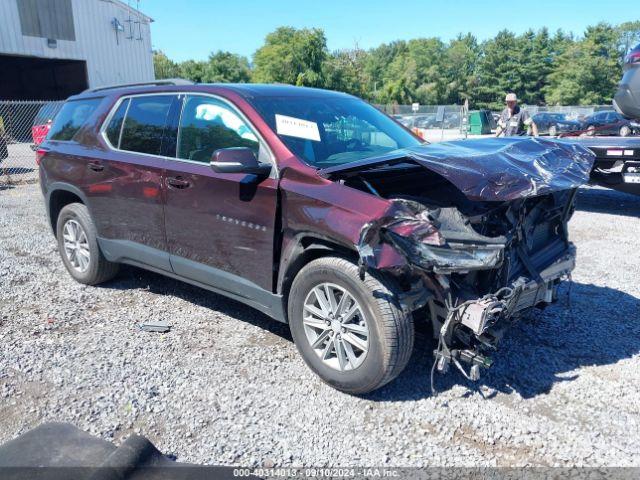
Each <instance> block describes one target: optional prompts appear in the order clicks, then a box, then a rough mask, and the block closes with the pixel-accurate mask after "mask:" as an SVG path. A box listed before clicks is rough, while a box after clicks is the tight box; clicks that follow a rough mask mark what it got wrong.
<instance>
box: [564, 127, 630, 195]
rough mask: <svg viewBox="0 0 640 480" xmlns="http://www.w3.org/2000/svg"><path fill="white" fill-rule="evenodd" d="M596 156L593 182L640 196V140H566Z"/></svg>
mask: <svg viewBox="0 0 640 480" xmlns="http://www.w3.org/2000/svg"><path fill="white" fill-rule="evenodd" d="M562 141H564V142H570V143H575V144H578V145H582V146H584V147H587V148H588V149H589V150H591V151H592V152H593V153H594V154H595V155H596V160H595V163H594V164H593V169H592V170H591V178H590V183H592V184H594V185H600V186H603V187H606V188H612V189H614V190H618V191H621V192H626V193H631V194H634V195H640V137H635V138H633V137H632V138H627V137H600V138H593V137H587V138H585V137H573V138H572V137H565V138H562Z"/></svg>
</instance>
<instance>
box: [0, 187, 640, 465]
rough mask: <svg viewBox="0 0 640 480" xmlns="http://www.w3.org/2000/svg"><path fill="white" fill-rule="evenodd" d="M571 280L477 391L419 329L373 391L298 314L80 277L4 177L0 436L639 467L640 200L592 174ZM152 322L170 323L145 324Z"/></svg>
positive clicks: (140, 279) (151, 281) (415, 459)
mask: <svg viewBox="0 0 640 480" xmlns="http://www.w3.org/2000/svg"><path fill="white" fill-rule="evenodd" d="M571 231H572V235H573V239H574V241H575V243H576V244H577V245H578V250H579V259H578V267H577V269H576V271H575V274H574V284H573V287H572V293H571V299H572V301H571V303H572V307H573V308H572V310H573V315H571V314H570V311H569V309H568V301H567V298H568V297H567V295H566V294H567V293H568V292H567V287H566V284H565V286H564V287H563V290H562V292H561V293H562V296H561V300H560V301H559V303H558V304H556V305H554V306H552V307H550V308H548V309H547V310H545V311H544V312H542V313H540V314H537V315H536V316H535V317H532V318H531V319H527V320H525V321H523V322H521V323H520V324H519V325H518V326H516V327H515V328H514V329H513V330H512V331H511V332H510V333H509V334H508V336H507V338H506V339H505V340H504V343H503V344H502V349H501V350H500V352H499V353H498V354H497V355H496V356H495V366H494V368H493V369H492V370H491V371H490V372H488V373H487V374H486V375H485V376H484V377H483V378H482V379H481V381H480V382H479V389H478V388H473V386H472V385H471V384H468V383H466V382H465V381H464V379H463V378H462V377H461V376H460V375H458V374H451V375H449V376H448V377H438V379H437V385H438V389H439V391H440V393H439V394H438V395H437V396H436V397H432V396H431V394H430V390H429V381H428V372H429V369H430V367H431V359H430V355H429V354H428V350H429V342H428V340H426V339H425V338H422V337H420V338H418V340H417V345H416V351H415V353H414V356H413V359H412V361H411V363H410V366H409V367H408V368H407V370H406V371H405V372H404V373H403V374H402V375H401V376H400V377H399V378H398V379H397V380H396V381H395V382H393V383H392V384H390V385H388V386H386V387H385V388H383V389H381V390H379V391H378V392H375V393H374V394H372V395H370V396H368V397H366V398H357V397H352V396H349V395H345V394H342V393H339V392H337V391H335V390H332V389H331V388H329V387H327V386H326V385H324V384H323V383H322V382H320V381H319V380H318V379H317V378H316V377H315V376H314V375H313V374H312V373H311V372H310V371H309V370H308V369H307V368H306V366H305V365H304V363H303V361H302V359H301V358H300V357H299V356H298V355H297V353H296V349H295V347H294V345H293V344H292V342H291V337H290V335H289V332H288V329H287V328H286V326H284V325H281V324H278V323H275V322H273V321H271V320H269V319H268V318H267V317H266V316H264V315H262V314H260V313H258V312H256V311H254V310H252V309H250V308H248V307H245V306H243V305H241V304H239V303H235V302H233V301H230V300H227V299H225V298H223V297H220V296H217V295H214V294H211V293H208V292H206V291H204V290H200V289H198V288H195V287H191V286H189V285H186V284H182V283H180V282H177V281H173V280H170V279H166V278H163V277H161V276H159V275H156V274H152V273H148V272H144V271H142V270H138V269H134V268H125V269H124V270H123V271H122V273H121V275H120V276H119V277H118V279H116V280H115V281H112V282H110V283H108V284H106V285H104V286H101V287H85V286H82V285H80V284H77V283H75V282H74V281H72V280H71V277H70V276H69V275H68V274H67V273H66V271H65V270H64V267H63V266H62V262H61V261H60V259H59V257H58V252H57V248H56V244H55V241H54V239H53V236H52V235H51V232H50V230H49V227H48V225H47V223H46V218H45V215H44V209H43V206H42V201H41V198H40V192H39V187H38V185H22V186H17V187H15V188H11V189H5V190H2V191H0V292H1V293H0V346H1V349H0V442H5V441H7V440H9V439H11V438H14V437H15V436H17V435H19V434H20V433H22V432H25V431H26V430H29V429H31V428H33V427H35V426H36V425H38V424H40V423H42V422H45V421H66V422H71V423H73V424H75V425H76V426H78V427H80V428H81V429H83V430H86V431H89V432H91V433H93V434H95V435H99V436H101V437H102V438H104V439H107V440H110V441H113V442H115V443H116V444H119V443H120V442H122V441H123V440H124V438H126V437H127V436H128V435H129V434H131V433H132V432H140V433H142V434H144V435H146V436H148V437H149V438H150V439H151V440H152V441H153V442H154V443H155V444H156V445H157V446H158V447H159V448H160V449H161V450H162V451H163V452H165V453H171V454H174V455H175V456H176V457H177V458H178V459H179V460H181V461H190V462H198V463H208V464H225V465H243V466H258V465H265V464H266V465H276V466H291V465H295V466H357V465H362V466H371V465H376V466H381V465H388V466H414V465H416V466H426V465H439V466H450V465H457V466H477V465H483V466H506V465H509V466H524V465H563V466H565V465H571V466H605V465H606V466H640V455H639V453H640V447H639V446H638V445H640V387H639V385H640V300H639V299H640V284H639V282H638V279H639V278H640V257H639V256H638V251H637V248H638V238H640V197H632V196H628V195H624V194H620V193H617V192H613V191H608V190H603V189H597V188H586V189H583V190H581V192H580V194H579V211H578V212H577V213H576V215H575V217H574V219H573V221H572V224H571ZM148 318H155V319H163V320H168V321H170V323H171V324H172V325H173V329H172V331H171V332H170V333H168V334H152V333H144V332H142V331H140V330H139V329H138V328H137V324H138V323H139V322H141V321H142V320H145V319H148Z"/></svg>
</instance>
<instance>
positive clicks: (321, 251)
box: [276, 233, 359, 312]
mask: <svg viewBox="0 0 640 480" xmlns="http://www.w3.org/2000/svg"><path fill="white" fill-rule="evenodd" d="M330 256H338V257H343V258H347V259H349V260H352V261H353V262H354V263H357V262H358V259H359V255H358V252H357V251H356V249H355V246H353V247H349V246H346V245H342V244H340V243H338V242H335V241H333V240H330V239H327V238H324V237H320V236H318V235H314V234H311V233H302V234H298V235H296V236H295V237H294V238H293V239H292V240H291V242H290V244H289V246H288V247H287V248H286V252H284V255H283V259H282V260H281V264H280V269H279V272H278V279H277V285H276V288H277V293H279V294H281V295H282V301H283V303H284V308H285V312H286V311H287V310H286V306H287V304H288V296H289V291H290V289H291V284H292V283H293V279H294V278H296V276H297V275H298V273H299V272H300V270H302V268H303V267H304V266H305V265H307V264H308V263H309V262H311V261H313V260H315V259H317V258H320V257H330Z"/></svg>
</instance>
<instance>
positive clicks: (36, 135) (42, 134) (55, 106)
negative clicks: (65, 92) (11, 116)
mask: <svg viewBox="0 0 640 480" xmlns="http://www.w3.org/2000/svg"><path fill="white" fill-rule="evenodd" d="M62 105H63V102H47V103H45V104H44V105H42V106H41V107H40V109H39V110H38V113H37V114H36V116H35V117H34V118H33V126H32V127H31V138H32V140H33V144H32V145H31V148H32V149H33V150H35V149H36V148H37V147H38V146H39V145H40V144H41V143H42V142H43V141H44V139H45V138H46V136H47V134H48V133H49V130H50V129H51V125H52V123H53V120H54V119H55V118H56V115H57V114H58V112H59V111H60V109H61V108H62Z"/></svg>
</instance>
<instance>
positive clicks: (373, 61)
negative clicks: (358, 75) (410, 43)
mask: <svg viewBox="0 0 640 480" xmlns="http://www.w3.org/2000/svg"><path fill="white" fill-rule="evenodd" d="M406 49H407V44H406V42H404V41H401V40H398V41H395V42H391V43H383V44H382V45H380V46H379V47H376V48H373V49H371V50H369V51H368V52H367V56H366V58H365V59H364V65H363V69H364V78H365V79H366V81H367V85H366V88H365V91H366V93H365V95H366V96H367V98H368V99H369V100H372V101H374V102H378V103H383V101H382V97H383V96H384V93H383V90H384V83H385V78H387V75H386V72H387V69H388V68H389V65H391V63H392V62H393V61H394V60H395V58H396V57H397V56H398V55H402V54H404V53H405V52H406Z"/></svg>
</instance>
